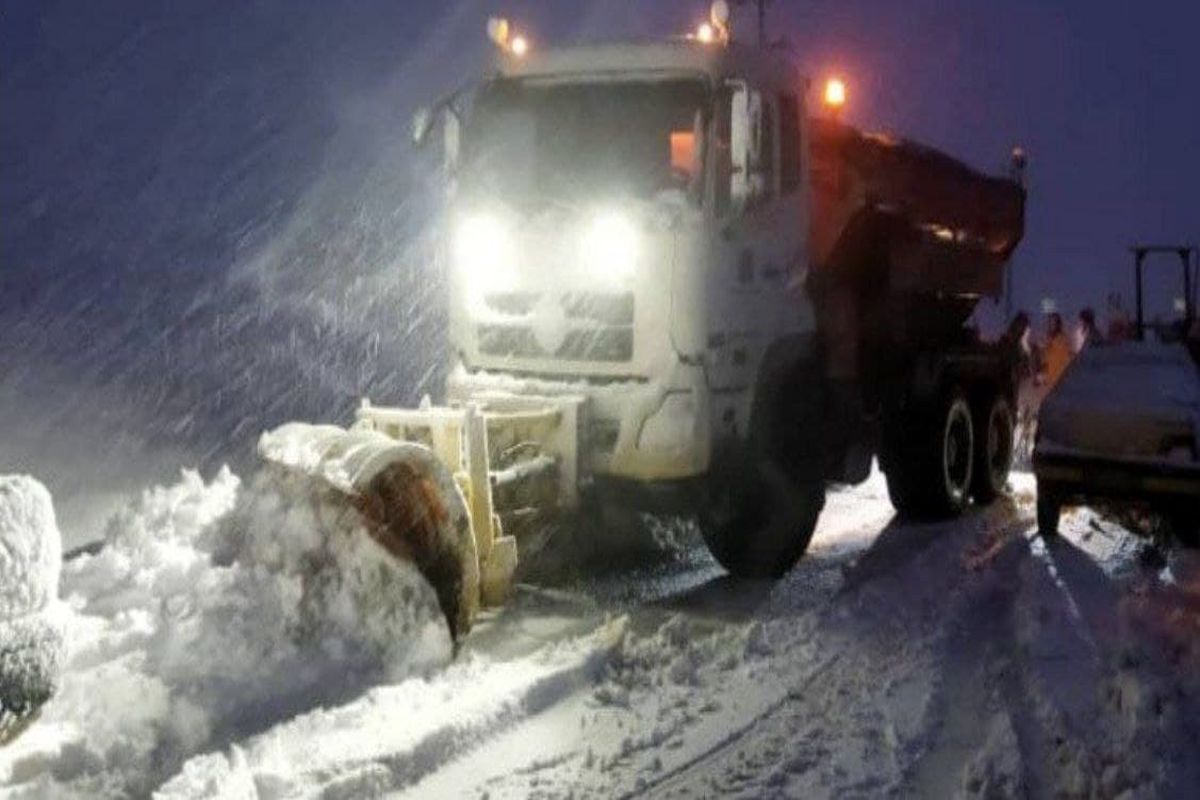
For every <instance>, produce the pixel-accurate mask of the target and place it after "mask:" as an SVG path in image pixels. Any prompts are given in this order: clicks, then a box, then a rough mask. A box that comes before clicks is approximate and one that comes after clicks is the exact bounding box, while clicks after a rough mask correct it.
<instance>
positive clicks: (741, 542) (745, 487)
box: [698, 459, 825, 579]
mask: <svg viewBox="0 0 1200 800" xmlns="http://www.w3.org/2000/svg"><path fill="white" fill-rule="evenodd" d="M719 483H724V485H719ZM824 506H825V485H824V482H823V481H820V480H816V481H809V482H808V483H807V485H800V484H798V483H797V482H796V481H795V480H793V479H791V478H790V477H789V476H788V475H787V473H786V472H785V471H784V470H783V469H781V468H780V467H779V466H778V465H776V464H775V463H774V462H772V461H770V460H766V459H764V460H758V461H757V463H744V464H743V465H742V467H741V468H740V469H737V470H736V471H735V470H727V471H723V472H722V474H718V475H714V476H713V480H712V481H710V485H709V492H708V496H707V497H706V498H703V499H702V500H701V503H700V512H699V515H698V517H699V519H698V521H699V526H700V533H701V534H702V535H703V536H704V543H705V544H706V545H707V546H708V550H709V552H710V553H712V555H713V558H715V559H716V560H717V562H718V563H719V564H720V565H721V566H722V567H724V568H725V570H726V571H727V572H729V574H731V575H734V576H736V577H739V578H769V579H774V578H779V577H782V576H783V575H784V574H785V573H786V572H787V571H788V570H789V569H791V568H792V566H793V565H794V564H795V563H796V562H797V561H799V560H800V557H801V556H802V555H804V551H805V550H806V549H808V543H809V541H810V540H811V539H812V534H813V530H815V529H816V527H817V518H818V517H819V516H820V514H821V509H822V508H824Z"/></svg>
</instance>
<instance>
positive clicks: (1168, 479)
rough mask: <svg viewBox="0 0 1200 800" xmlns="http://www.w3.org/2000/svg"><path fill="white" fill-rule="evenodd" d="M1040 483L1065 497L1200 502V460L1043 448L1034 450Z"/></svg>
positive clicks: (1035, 466)
mask: <svg viewBox="0 0 1200 800" xmlns="http://www.w3.org/2000/svg"><path fill="white" fill-rule="evenodd" d="M1033 472H1034V475H1035V476H1036V477H1037V479H1038V482H1039V484H1053V486H1054V491H1055V492H1056V493H1057V494H1058V495H1060V496H1061V497H1063V498H1080V499H1111V500H1147V501H1151V502H1160V501H1166V502H1176V501H1184V502H1191V503H1195V504H1197V506H1200V463H1197V462H1173V461H1163V460H1155V459H1144V458H1119V457H1113V456H1106V455H1099V454H1093V453H1085V452H1077V451H1070V450H1065V449H1058V448H1053V447H1043V446H1041V445H1039V447H1037V448H1035V449H1034V452H1033Z"/></svg>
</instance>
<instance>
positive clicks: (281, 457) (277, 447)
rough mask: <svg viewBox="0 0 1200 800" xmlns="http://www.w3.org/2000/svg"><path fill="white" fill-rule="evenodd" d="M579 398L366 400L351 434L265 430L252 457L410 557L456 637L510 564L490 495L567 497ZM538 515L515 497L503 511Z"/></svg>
mask: <svg viewBox="0 0 1200 800" xmlns="http://www.w3.org/2000/svg"><path fill="white" fill-rule="evenodd" d="M581 405H582V401H581V400H579V399H577V398H555V399H553V400H541V399H538V398H518V397H507V396H502V397H492V398H488V399H487V400H486V401H481V402H478V403H474V402H473V403H470V404H468V405H467V406H465V407H462V408H444V407H431V406H429V405H427V404H425V405H422V407H421V408H417V409H401V408H387V407H377V406H372V405H371V404H370V403H369V402H367V401H364V402H363V405H362V407H361V408H360V409H359V412H358V421H357V422H356V423H355V425H354V426H353V427H351V428H349V429H345V428H340V427H337V426H335V425H310V424H307V423H302V422H291V423H287V424H285V425H282V426H281V427H279V428H276V429H275V430H272V431H268V432H266V433H264V434H263V435H262V437H261V439H260V440H259V443H258V453H259V456H260V457H261V458H262V459H263V460H264V461H265V462H266V463H267V464H268V465H270V466H271V467H272V468H273V469H276V470H278V471H279V472H280V473H281V474H282V477H284V478H285V479H288V480H299V481H303V482H305V483H306V484H307V487H306V488H307V491H310V492H312V493H314V494H319V495H321V496H323V497H324V498H325V499H332V500H333V501H334V504H333V505H334V507H335V508H340V509H342V513H347V514H354V515H356V516H357V518H358V519H357V521H358V522H359V523H361V526H362V527H363V528H364V529H365V530H366V531H367V532H368V533H369V534H370V535H371V536H372V537H373V538H374V539H375V540H376V541H378V542H379V543H380V544H381V545H382V546H383V547H384V548H385V549H386V550H387V551H388V552H389V553H390V554H391V555H392V556H393V557H395V558H398V559H403V560H406V561H409V562H412V563H413V565H414V566H416V567H417V569H418V570H419V571H420V572H421V574H422V575H423V576H424V577H425V579H426V580H428V581H429V583H430V584H431V585H432V586H433V588H434V591H435V592H436V593H437V597H438V602H439V604H440V606H441V609H442V612H443V613H444V614H445V615H446V620H447V622H448V623H449V626H450V632H451V635H452V636H454V637H455V638H458V637H460V636H462V635H464V634H465V633H466V632H467V631H468V630H470V627H471V623H472V621H473V620H474V617H475V614H476V613H477V612H478V610H479V607H480V605H481V604H487V605H499V604H501V603H503V602H504V600H505V598H506V597H507V595H508V591H509V588H510V585H511V582H512V576H513V572H514V570H515V569H516V565H517V546H516V540H515V539H514V538H513V537H512V536H505V535H504V532H503V528H502V523H501V516H500V514H498V513H497V512H496V508H495V505H494V502H493V491H494V490H495V492H496V494H497V495H499V496H501V497H504V498H506V499H510V500H511V499H513V498H515V499H517V500H520V501H523V502H524V503H526V504H528V503H533V504H535V505H539V504H540V505H547V504H549V505H553V506H555V507H556V508H562V507H571V506H573V505H574V504H575V502H576V496H577V495H576V491H577V484H578V470H577V463H578V458H577V437H578V430H579V425H578V416H579V412H580V407H581ZM534 510H539V509H535V508H530V507H523V506H521V503H519V502H518V503H517V504H516V507H513V508H510V509H509V511H511V512H514V513H517V514H521V513H524V512H528V511H534ZM331 522H332V521H331Z"/></svg>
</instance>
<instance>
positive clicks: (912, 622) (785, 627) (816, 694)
mask: <svg viewBox="0 0 1200 800" xmlns="http://www.w3.org/2000/svg"><path fill="white" fill-rule="evenodd" d="M1015 480H1016V483H1017V488H1016V491H1015V493H1014V499H1013V501H1012V502H1002V503H999V504H997V505H995V506H993V507H991V508H989V509H985V510H981V511H976V512H973V513H971V514H970V515H968V516H967V517H966V518H964V519H962V520H959V521H957V522H949V523H942V524H929V525H924V524H902V523H900V522H898V521H896V520H894V519H893V518H892V514H891V511H890V507H889V506H888V504H887V499H886V491H885V490H884V487H883V485H882V481H881V479H880V476H878V475H875V476H874V477H873V478H872V479H871V480H870V481H869V482H868V483H866V484H864V485H863V486H860V487H857V488H855V489H852V490H848V491H843V492H838V493H836V494H834V495H833V496H832V497H831V499H830V503H829V506H828V508H827V511H826V513H825V516H824V517H823V520H822V525H821V528H820V530H819V532H818V534H817V536H816V538H815V539H814V542H813V545H812V548H811V549H810V551H809V554H808V556H807V557H806V558H805V559H804V560H803V561H802V562H801V563H800V564H799V565H798V566H797V567H796V568H795V569H794V570H793V571H792V572H791V573H790V574H789V575H788V576H787V577H786V578H785V579H784V580H782V581H781V582H779V583H777V584H765V583H764V584H759V583H753V582H743V581H735V580H732V579H730V578H727V577H725V576H723V575H722V574H721V573H720V571H719V570H717V569H716V568H715V567H714V566H712V564H711V563H710V562H708V561H707V559H706V558H704V557H703V556H702V555H701V554H698V553H697V552H695V550H694V548H696V547H697V546H698V545H697V543H696V542H695V541H694V535H693V534H691V533H690V532H689V531H687V530H686V529H683V530H681V531H677V532H676V533H677V535H675V536H673V537H665V538H670V539H672V540H673V541H674V546H675V547H676V548H677V549H676V550H675V551H674V552H671V553H667V554H664V558H663V560H662V562H661V564H659V565H657V566H655V567H654V568H647V569H644V570H638V571H634V572H632V573H621V574H614V575H599V576H592V577H590V578H589V579H588V580H581V581H578V582H569V583H566V584H563V585H557V586H532V585H529V586H522V587H521V588H520V589H519V590H518V592H517V595H516V597H515V598H514V599H513V601H512V602H511V603H510V604H509V605H508V606H506V607H505V608H503V609H499V610H495V611H492V612H489V613H488V614H487V616H486V617H485V619H484V620H483V621H482V623H481V624H480V625H479V626H478V627H477V628H476V629H475V630H474V631H473V632H472V633H471V635H470V636H469V637H468V638H467V640H466V641H465V642H464V644H463V646H462V648H461V651H460V652H459V653H458V655H457V657H455V658H454V659H453V660H452V661H451V660H450V654H449V647H448V640H447V639H446V634H445V630H444V625H443V624H442V623H441V621H440V619H439V618H438V617H437V610H436V603H435V602H434V601H433V600H432V598H431V597H430V596H429V595H428V592H427V591H423V590H424V589H425V587H423V586H422V585H421V584H420V583H419V581H416V580H410V579H409V578H410V577H411V576H407V575H406V574H405V573H404V570H403V569H399V570H397V571H396V572H395V574H393V575H392V576H391V578H390V580H391V581H392V583H391V584H390V585H393V586H396V587H407V588H404V589H398V590H397V591H395V592H390V593H389V592H379V591H378V590H379V588H380V586H379V585H369V584H368V583H362V582H360V583H355V580H357V578H354V577H351V578H348V579H345V580H344V581H341V582H338V581H333V580H323V581H317V582H316V583H317V584H318V585H317V586H316V587H315V588H314V587H312V586H307V585H302V584H301V583H299V582H298V581H297V578H296V576H297V572H298V568H297V566H296V565H297V563H298V559H303V558H306V557H307V558H311V557H312V556H313V553H314V552H315V550H316V549H319V547H320V546H319V545H318V544H317V543H315V542H314V541H313V540H311V539H309V538H306V536H305V535H304V534H305V532H311V530H312V529H313V527H312V526H313V519H312V517H311V516H309V514H311V511H310V510H309V509H307V508H303V507H301V505H297V504H293V503H291V502H290V501H289V497H288V495H287V492H286V491H285V488H286V487H284V488H281V487H279V486H276V485H272V484H270V483H264V482H263V480H262V479H261V478H258V479H252V480H251V481H249V482H248V484H244V483H242V482H241V481H239V480H238V479H237V478H236V477H235V476H233V475H232V474H231V473H228V472H223V473H221V474H219V475H218V476H217V477H216V478H214V480H212V481H211V482H208V483H206V482H204V481H203V480H201V479H200V478H199V476H197V475H196V474H194V473H188V474H185V475H184V476H183V478H182V479H181V480H180V481H179V482H178V483H176V484H174V485H172V486H169V487H163V488H158V489H154V490H151V491H148V492H147V493H146V494H145V495H144V496H143V498H142V499H141V500H140V501H139V502H138V503H136V504H134V505H132V506H130V507H128V508H126V509H125V510H124V511H123V512H122V513H120V514H119V515H118V516H117V517H116V518H115V519H114V521H113V522H112V523H111V524H110V526H109V529H108V544H107V546H106V547H105V548H104V549H103V550H102V551H100V552H99V553H97V554H92V555H82V556H79V557H76V558H74V559H72V560H70V561H68V562H67V563H66V564H65V566H64V569H63V575H62V595H63V597H64V599H65V601H66V603H67V605H68V606H69V609H70V611H69V621H68V623H67V631H68V636H67V641H68V645H69V650H68V654H67V657H66V662H65V671H64V674H63V676H62V686H61V688H60V690H59V692H58V694H57V695H56V696H55V698H54V699H53V700H51V701H50V703H49V704H48V705H47V706H46V707H45V708H44V709H43V713H42V715H41V718H40V719H39V720H38V721H37V722H36V723H35V724H34V725H33V726H32V727H30V728H29V729H28V730H27V731H26V732H25V734H24V735H23V736H22V737H20V738H19V739H18V740H17V741H16V742H14V743H13V744H11V745H9V746H8V747H6V748H4V749H3V750H0V796H3V797H43V796H62V795H63V794H66V795H72V794H74V795H76V796H96V795H102V796H120V795H123V794H128V795H139V794H145V793H148V792H151V791H157V792H158V793H160V795H161V796H164V797H211V796H223V797H295V796H323V797H359V796H383V795H386V796H390V795H395V796H411V797H460V796H479V797H484V796H486V797H493V798H494V797H530V796H545V797H559V796H577V797H614V796H630V795H638V794H650V795H655V796H688V797H693V796H696V797H703V796H711V795H713V794H716V793H722V794H733V795H741V796H753V797H759V796H790V797H833V796H838V797H841V796H880V795H909V794H914V793H915V794H921V795H925V796H954V795H960V796H987V797H1013V796H1050V795H1063V796H1105V797H1117V796H1122V795H1123V793H1127V792H1128V794H1125V795H1124V796H1128V797H1162V796H1187V793H1188V789H1189V787H1195V786H1197V785H1200V774H1198V771H1200V758H1198V756H1200V745H1197V741H1200V738H1198V737H1197V735H1196V734H1197V733H1198V731H1197V730H1196V727H1197V724H1198V722H1200V716H1197V713H1196V712H1197V710H1198V709H1200V636H1198V634H1200V563H1197V560H1196V559H1195V557H1194V556H1191V557H1189V555H1190V554H1186V553H1174V554H1172V556H1171V557H1170V559H1169V561H1168V565H1167V566H1166V567H1161V566H1159V565H1155V566H1147V565H1144V564H1143V562H1144V561H1146V560H1145V559H1142V558H1141V557H1140V556H1141V554H1142V549H1143V545H1142V544H1141V542H1140V541H1139V540H1136V539H1134V538H1133V537H1132V536H1131V535H1130V534H1128V533H1127V532H1126V531H1123V530H1121V529H1120V528H1118V527H1116V526H1115V525H1113V524H1112V523H1110V522H1107V521H1105V520H1103V519H1099V518H1097V517H1096V516H1094V515H1093V514H1092V513H1091V512H1090V511H1087V510H1078V511H1075V512H1071V513H1069V514H1068V515H1067V516H1066V517H1065V521H1064V525H1063V529H1064V533H1065V535H1064V537H1063V538H1061V539H1060V540H1056V541H1051V542H1046V541H1043V540H1042V539H1040V538H1038V537H1036V536H1035V535H1034V534H1033V533H1032V531H1031V529H1032V523H1031V520H1030V515H1031V502H1032V494H1031V486H1030V485H1029V483H1030V482H1029V480H1028V477H1027V476H1016V478H1015ZM343 533H344V534H345V537H344V538H343V539H337V537H335V542H339V541H340V542H341V544H340V545H339V544H335V545H333V546H332V549H333V551H334V552H333V558H334V559H335V560H337V561H338V566H337V568H336V570H335V572H336V574H338V575H351V576H359V577H361V576H363V575H366V574H368V573H370V572H371V570H370V569H360V570H357V571H356V569H355V568H354V565H356V564H360V563H366V564H368V565H370V564H375V566H376V567H378V566H379V563H378V562H376V561H375V560H373V559H374V556H373V554H372V553H371V552H365V551H363V550H362V547H361V544H362V542H361V541H360V540H364V539H365V538H366V537H364V536H361V535H359V536H355V535H354V532H352V531H345V532H343ZM356 542H357V544H355V543H356ZM364 559H365V562H364ZM330 574H333V573H327V574H326V578H329V577H330ZM368 596H370V597H373V598H378V597H380V596H385V597H391V598H392V601H391V602H384V603H382V604H379V603H374V604H373V603H372V602H368V601H366V598H367V597H368Z"/></svg>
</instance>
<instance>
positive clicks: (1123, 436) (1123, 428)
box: [1038, 342, 1200, 460]
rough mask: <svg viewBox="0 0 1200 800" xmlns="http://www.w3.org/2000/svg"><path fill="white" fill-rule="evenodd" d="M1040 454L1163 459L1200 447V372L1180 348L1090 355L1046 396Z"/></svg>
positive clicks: (1101, 350)
mask: <svg viewBox="0 0 1200 800" xmlns="http://www.w3.org/2000/svg"><path fill="white" fill-rule="evenodd" d="M1038 436H1039V448H1040V449H1042V450H1043V451H1045V450H1050V449H1062V448H1067V449H1071V450H1080V451H1087V452H1090V453H1097V454H1103V455H1108V456H1117V457H1139V458H1158V457H1163V456H1165V455H1167V454H1168V453H1169V452H1171V451H1173V450H1174V451H1175V453H1176V455H1178V454H1179V453H1180V452H1181V451H1180V450H1179V448H1181V447H1182V448H1185V449H1186V448H1188V447H1190V448H1191V458H1192V460H1196V458H1197V455H1198V453H1197V450H1198V448H1200V445H1198V442H1200V373H1198V372H1197V369H1196V365H1195V363H1194V362H1193V361H1192V360H1191V357H1190V356H1189V355H1188V353H1187V350H1186V349H1184V347H1183V346H1181V345H1178V344H1159V343H1147V342H1131V343H1126V344H1119V345H1109V346H1093V347H1088V348H1086V349H1084V350H1083V351H1082V352H1081V353H1080V354H1079V356H1077V357H1076V359H1075V361H1074V362H1073V363H1072V364H1071V366H1070V367H1069V368H1068V369H1067V371H1066V373H1065V374H1064V375H1063V377H1062V380H1061V381H1060V382H1059V383H1058V385H1057V386H1056V387H1055V388H1054V390H1053V391H1051V392H1050V394H1049V395H1048V396H1047V397H1046V400H1045V402H1044V403H1043V405H1042V410H1041V413H1040V415H1039V419H1038Z"/></svg>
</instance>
